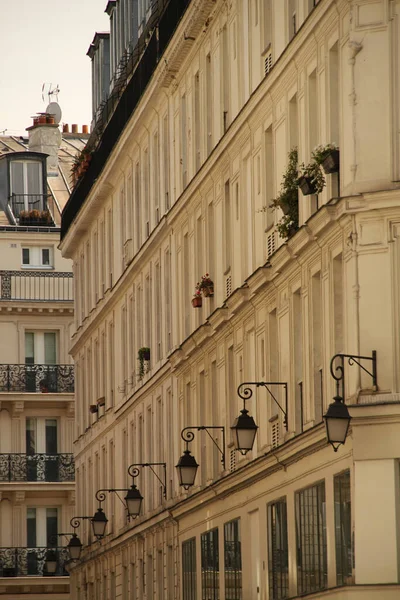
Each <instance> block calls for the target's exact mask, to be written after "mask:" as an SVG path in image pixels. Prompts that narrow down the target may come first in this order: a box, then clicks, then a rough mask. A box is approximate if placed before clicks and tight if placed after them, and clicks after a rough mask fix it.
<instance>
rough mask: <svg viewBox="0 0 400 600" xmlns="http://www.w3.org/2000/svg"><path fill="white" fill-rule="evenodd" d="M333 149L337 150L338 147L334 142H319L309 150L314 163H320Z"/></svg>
mask: <svg viewBox="0 0 400 600" xmlns="http://www.w3.org/2000/svg"><path fill="white" fill-rule="evenodd" d="M334 150H339V147H338V145H337V144H335V142H331V143H329V144H319V146H315V148H314V150H313V151H312V152H311V156H312V158H313V159H314V160H315V162H316V163H318V164H319V165H322V163H323V162H324V160H325V159H326V157H327V156H328V155H329V154H330V153H331V152H333V151H334Z"/></svg>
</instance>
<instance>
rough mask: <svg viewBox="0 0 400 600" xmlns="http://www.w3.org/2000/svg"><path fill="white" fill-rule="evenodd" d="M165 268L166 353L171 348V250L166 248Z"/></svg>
mask: <svg viewBox="0 0 400 600" xmlns="http://www.w3.org/2000/svg"><path fill="white" fill-rule="evenodd" d="M164 264H165V268H164V292H165V297H164V311H165V343H166V346H167V352H169V351H170V350H171V347H172V305H171V277H172V269H171V250H170V249H169V248H167V250H166V251H165V263H164Z"/></svg>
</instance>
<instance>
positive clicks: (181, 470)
mask: <svg viewBox="0 0 400 600" xmlns="http://www.w3.org/2000/svg"><path fill="white" fill-rule="evenodd" d="M198 468H199V465H198V464H197V462H196V459H195V457H194V456H192V455H191V454H190V450H185V452H184V453H183V454H182V456H181V457H180V459H179V461H178V464H177V465H176V469H177V471H178V478H179V485H181V486H183V487H184V488H185V490H188V489H189V488H190V487H191V486H192V485H194V482H195V479H196V473H197V469H198Z"/></svg>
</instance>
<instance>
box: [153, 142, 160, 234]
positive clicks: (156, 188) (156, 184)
mask: <svg viewBox="0 0 400 600" xmlns="http://www.w3.org/2000/svg"><path fill="white" fill-rule="evenodd" d="M159 152H160V149H159V144H158V131H156V132H155V133H154V135H153V168H152V171H153V173H152V175H153V198H154V224H155V225H157V223H158V222H159V220H160V180H159V173H160V155H159Z"/></svg>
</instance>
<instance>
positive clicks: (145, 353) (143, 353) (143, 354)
mask: <svg viewBox="0 0 400 600" xmlns="http://www.w3.org/2000/svg"><path fill="white" fill-rule="evenodd" d="M140 359H142V360H147V361H149V360H150V349H149V348H148V349H147V350H140V351H139V360H140Z"/></svg>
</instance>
